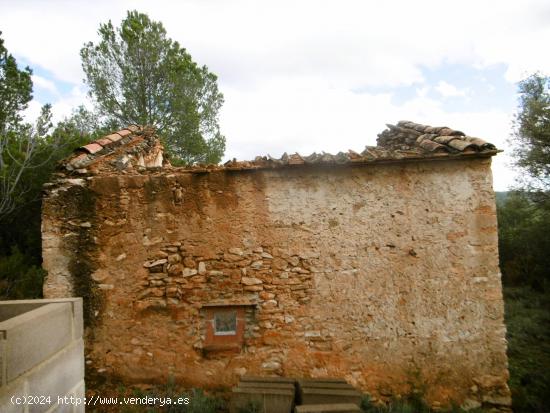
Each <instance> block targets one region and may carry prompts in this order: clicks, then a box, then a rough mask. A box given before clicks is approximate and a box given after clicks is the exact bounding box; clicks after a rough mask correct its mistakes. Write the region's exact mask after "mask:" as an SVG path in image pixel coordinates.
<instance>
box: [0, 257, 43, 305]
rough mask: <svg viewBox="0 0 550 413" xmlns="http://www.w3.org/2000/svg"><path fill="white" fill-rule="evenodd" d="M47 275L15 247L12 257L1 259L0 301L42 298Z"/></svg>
mask: <svg viewBox="0 0 550 413" xmlns="http://www.w3.org/2000/svg"><path fill="white" fill-rule="evenodd" d="M45 274H46V271H44V270H43V269H42V268H40V267H37V266H35V265H32V264H29V261H28V257H26V256H25V255H23V254H22V253H21V251H19V249H18V248H17V247H13V248H12V250H11V254H10V255H7V256H3V257H0V299H2V300H6V299H24V298H41V297H42V283H43V281H44V276H45Z"/></svg>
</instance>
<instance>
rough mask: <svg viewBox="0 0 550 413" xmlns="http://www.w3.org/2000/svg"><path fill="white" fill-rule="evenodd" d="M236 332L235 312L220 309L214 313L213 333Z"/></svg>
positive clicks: (228, 334)
mask: <svg viewBox="0 0 550 413" xmlns="http://www.w3.org/2000/svg"><path fill="white" fill-rule="evenodd" d="M236 334H237V312H236V311H220V312H216V313H215V314H214V335H216V336H234V335H236Z"/></svg>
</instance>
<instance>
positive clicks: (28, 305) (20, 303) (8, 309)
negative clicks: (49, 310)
mask: <svg viewBox="0 0 550 413" xmlns="http://www.w3.org/2000/svg"><path fill="white" fill-rule="evenodd" d="M37 301H41V300H37ZM46 304H47V303H43V302H35V301H32V300H13V301H0V322H2V321H5V320H8V319H10V318H13V317H16V316H18V315H20V314H23V313H26V312H28V311H31V310H34V309H35V308H38V307H42V306H43V305H46Z"/></svg>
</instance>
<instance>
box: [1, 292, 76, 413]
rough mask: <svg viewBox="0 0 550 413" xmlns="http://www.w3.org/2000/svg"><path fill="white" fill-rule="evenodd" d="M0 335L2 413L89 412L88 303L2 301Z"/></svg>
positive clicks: (64, 300)
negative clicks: (86, 407) (86, 366)
mask: <svg viewBox="0 0 550 413" xmlns="http://www.w3.org/2000/svg"><path fill="white" fill-rule="evenodd" d="M0 333H1V336H0V366H1V371H0V375H1V376H0V379H1V381H0V411H2V412H5V413H12V412H13V413H19V412H20V413H25V412H37V413H39V412H46V411H47V412H73V413H77V412H84V344H83V341H82V299H80V298H72V299H71V298H67V299H53V300H16V301H0ZM71 396H72V397H73V400H72V402H71V400H70V397H71ZM76 398H80V400H79V402H80V404H79V403H77V402H76V400H77V399H76ZM60 399H63V400H62V401H60Z"/></svg>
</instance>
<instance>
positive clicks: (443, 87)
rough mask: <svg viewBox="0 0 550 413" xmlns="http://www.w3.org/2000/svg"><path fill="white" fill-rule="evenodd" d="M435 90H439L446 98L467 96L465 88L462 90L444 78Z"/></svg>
mask: <svg viewBox="0 0 550 413" xmlns="http://www.w3.org/2000/svg"><path fill="white" fill-rule="evenodd" d="M435 90H437V91H438V92H439V94H440V95H441V96H443V97H444V98H447V97H459V96H466V91H465V90H460V89H458V88H457V87H456V86H455V85H451V84H450V83H447V82H445V81H444V80H440V81H439V83H438V84H437V86H436V87H435Z"/></svg>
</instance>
